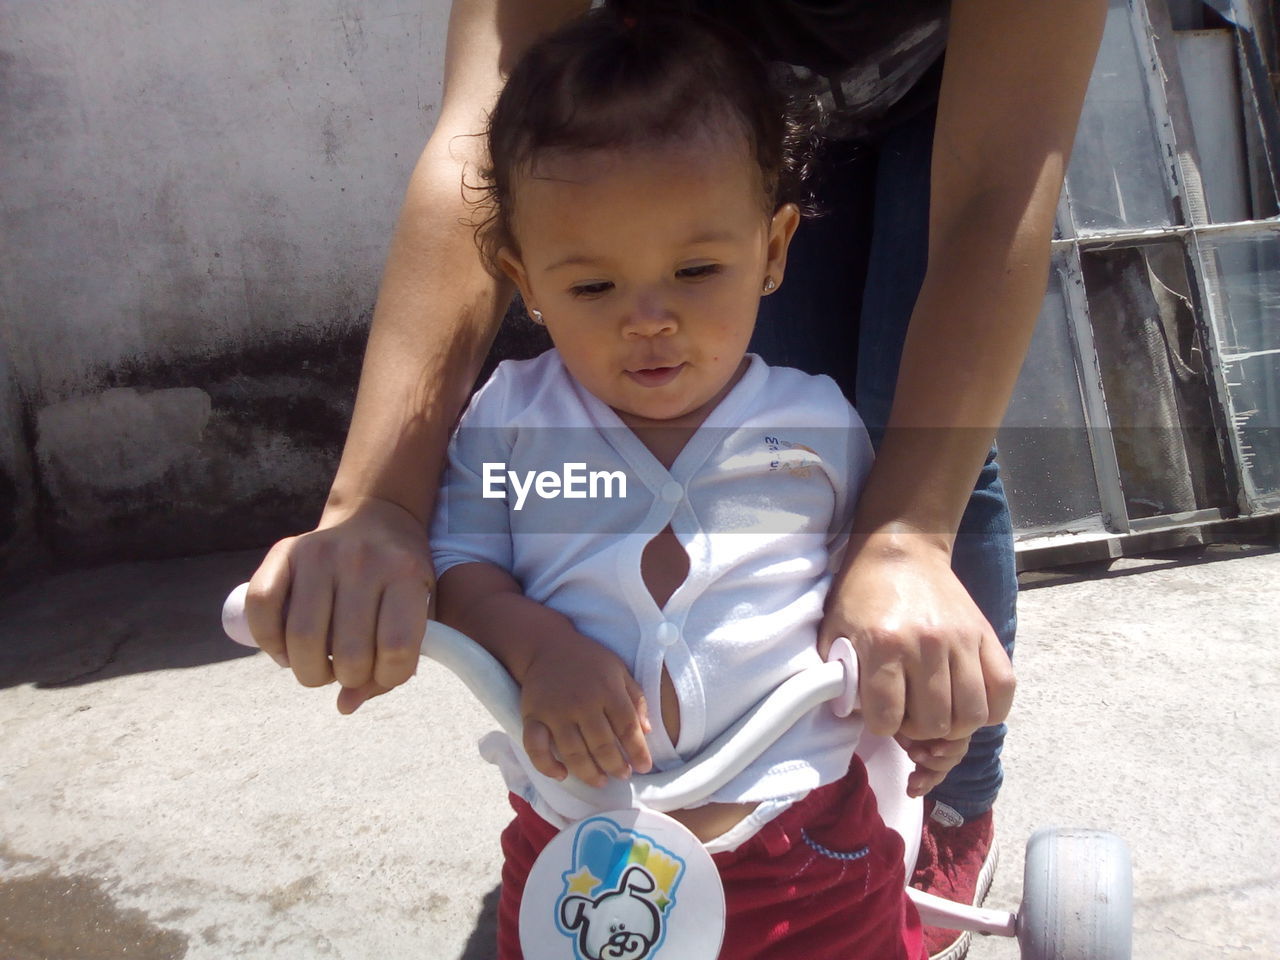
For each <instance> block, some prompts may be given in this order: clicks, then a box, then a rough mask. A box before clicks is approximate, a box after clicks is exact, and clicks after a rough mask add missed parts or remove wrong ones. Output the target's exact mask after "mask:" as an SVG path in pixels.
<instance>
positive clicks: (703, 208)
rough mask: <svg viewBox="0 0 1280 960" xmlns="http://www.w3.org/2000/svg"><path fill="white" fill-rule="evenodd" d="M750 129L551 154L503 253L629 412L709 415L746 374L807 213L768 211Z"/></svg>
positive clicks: (559, 341)
mask: <svg viewBox="0 0 1280 960" xmlns="http://www.w3.org/2000/svg"><path fill="white" fill-rule="evenodd" d="M761 191H762V188H761V185H760V173H759V170H758V168H757V167H756V165H755V163H754V162H753V161H752V159H751V157H750V155H749V154H748V153H747V149H746V145H745V143H744V142H743V141H741V140H739V139H738V138H736V137H733V136H730V135H728V134H707V135H705V136H702V137H698V138H696V139H695V140H693V141H690V142H685V143H680V144H671V145H662V146H653V147H647V148H644V149H640V150H636V151H631V152H623V151H607V152H604V151H601V152H595V153H589V154H581V153H579V154H572V155H564V156H559V157H555V158H549V159H548V158H543V159H540V160H539V162H538V163H537V164H536V167H535V170H534V172H533V173H532V174H531V175H525V176H523V177H521V178H520V180H519V181H518V183H517V184H516V185H515V188H514V199H515V205H514V206H515V209H514V214H515V215H514V218H513V219H514V223H513V231H514V234H515V240H516V243H517V245H518V246H519V249H520V255H519V256H517V255H516V254H515V252H514V251H511V250H504V251H502V253H501V254H500V257H499V259H500V263H501V264H502V267H503V269H504V270H505V271H506V272H507V273H508V274H509V275H510V276H511V277H512V279H514V280H515V281H516V283H517V285H518V286H519V287H520V290H521V293H522V295H523V296H524V299H525V304H526V306H527V307H528V308H529V309H530V310H534V309H537V310H540V311H541V312H542V315H543V318H544V320H545V322H546V325H547V330H548V332H549V333H550V334H551V338H552V340H554V341H555V344H556V346H557V347H558V348H559V350H560V353H561V356H562V358H563V360H564V363H565V366H566V367H567V368H568V370H569V372H570V373H572V374H573V375H574V377H576V378H577V380H578V381H579V382H580V383H582V384H583V386H585V387H586V388H587V389H588V390H590V391H591V392H592V393H593V394H595V395H596V396H597V397H599V398H600V399H601V400H603V401H604V402H605V403H607V404H609V406H611V407H613V408H614V409H615V410H616V411H617V412H618V414H619V415H620V416H621V417H622V419H623V421H624V422H626V423H629V424H630V425H632V426H643V425H646V424H649V423H652V422H654V421H661V422H664V423H667V424H671V423H672V422H673V421H674V422H678V423H679V424H681V425H697V424H698V423H701V422H702V419H703V418H704V417H705V416H706V414H707V413H708V412H709V411H710V410H711V409H712V408H713V407H714V406H715V404H716V403H717V402H718V401H719V399H720V398H721V397H722V396H723V395H724V394H725V393H726V392H727V391H728V390H729V388H730V387H732V386H733V384H734V383H736V382H737V379H738V378H739V377H740V376H741V373H742V371H743V369H745V366H744V362H743V355H744V354H745V352H746V348H747V342H748V341H749V340H750V338H751V331H752V328H753V327H754V326H755V320H756V312H757V310H758V308H759V304H760V296H761V294H762V292H763V288H764V284H765V279H766V277H772V279H773V280H774V282H775V283H781V281H782V271H783V267H784V266H785V262H786V250H787V245H788V243H789V242H790V240H791V235H792V233H793V232H794V231H795V228H796V225H797V224H798V222H799V214H798V212H797V211H796V208H795V207H794V206H793V205H790V204H788V205H786V206H784V207H782V208H780V209H779V210H778V212H777V213H775V214H773V215H772V216H770V215H768V214H766V213H765V212H764V209H763V208H764V197H763V195H762V192H761Z"/></svg>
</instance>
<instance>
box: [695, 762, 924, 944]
mask: <svg viewBox="0 0 1280 960" xmlns="http://www.w3.org/2000/svg"><path fill="white" fill-rule="evenodd" d="M902 858H903V842H902V838H901V837H900V836H899V835H898V834H897V833H894V832H893V831H892V830H890V829H889V828H888V827H886V826H885V825H884V821H883V820H882V819H881V818H880V814H879V812H878V810H877V808H876V802H875V795H874V794H873V793H872V792H871V789H870V787H869V786H868V785H867V775H866V770H865V768H864V767H863V765H862V761H861V760H859V759H858V758H857V757H855V758H854V759H853V763H852V765H851V766H850V769H849V773H848V774H846V775H845V777H844V778H843V779H841V780H839V781H837V782H836V783H832V784H828V785H827V786H825V787H819V788H818V789H817V790H814V791H813V792H812V793H810V794H809V795H808V796H807V797H805V798H804V799H802V800H800V801H798V802H797V803H796V804H795V805H794V806H792V807H791V808H790V809H788V810H786V811H785V812H784V813H782V814H781V815H780V816H778V817H777V818H776V819H775V820H772V821H770V822H769V823H767V824H765V826H764V827H763V828H762V829H761V831H760V832H759V833H758V834H756V835H755V836H754V837H752V838H751V839H750V840H748V841H747V842H746V843H744V844H743V845H742V846H741V847H739V848H738V849H737V850H734V851H732V852H729V853H720V854H716V855H715V857H714V859H715V861H716V865H717V866H718V867H719V869H720V876H721V879H722V881H723V883H724V888H725V901H726V905H727V908H728V917H727V921H726V927H725V941H724V947H723V948H722V950H721V954H720V955H721V956H722V957H732V958H734V960H777V958H782V957H804V958H805V960H927V957H928V954H927V953H926V952H925V948H924V940H923V932H922V929H921V925H920V918H919V915H918V914H917V912H916V909H915V905H914V904H912V903H911V901H910V900H909V899H908V898H907V896H906V877H905V872H904V867H903V862H902Z"/></svg>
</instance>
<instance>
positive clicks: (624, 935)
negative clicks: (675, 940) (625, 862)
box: [560, 866, 662, 960]
mask: <svg viewBox="0 0 1280 960" xmlns="http://www.w3.org/2000/svg"><path fill="white" fill-rule="evenodd" d="M653 890H654V883H653V877H651V876H649V874H648V872H647V871H646V870H645V869H644V868H643V867H639V866H631V867H628V868H627V870H626V872H625V873H624V874H623V875H622V879H621V880H620V881H619V884H618V889H617V890H611V891H609V892H608V893H605V894H602V895H601V896H599V897H597V898H596V899H595V900H592V899H590V898H588V897H582V896H572V897H566V898H565V899H564V900H563V901H562V902H561V904H560V922H561V923H563V924H564V926H565V928H566V929H569V930H576V929H578V928H581V929H580V930H579V933H578V949H579V950H580V951H582V954H583V956H586V957H589V958H590V960H643V958H644V957H647V956H648V955H649V950H650V949H651V948H652V947H653V945H654V943H656V942H657V941H658V940H659V939H660V937H659V932H660V928H661V923H662V919H661V916H660V914H659V913H658V908H657V907H655V906H654V905H653V903H652V902H651V901H650V900H649V899H648V898H646V897H644V896H643V894H646V893H652V892H653Z"/></svg>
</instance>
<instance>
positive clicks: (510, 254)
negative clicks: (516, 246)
mask: <svg viewBox="0 0 1280 960" xmlns="http://www.w3.org/2000/svg"><path fill="white" fill-rule="evenodd" d="M496 259H497V261H498V269H499V270H501V271H502V272H503V273H505V274H506V275H507V276H508V277H510V278H511V282H512V283H514V284H515V285H516V287H517V288H519V290H520V297H521V299H523V300H524V302H525V304H527V305H529V306H532V304H530V303H529V293H530V291H529V278H528V274H526V273H525V270H524V263H523V262H522V261H521V260H520V257H519V255H518V254H517V253H516V252H515V251H514V250H512V249H511V248H510V247H503V248H502V249H501V250H499V251H498V254H497V258H496Z"/></svg>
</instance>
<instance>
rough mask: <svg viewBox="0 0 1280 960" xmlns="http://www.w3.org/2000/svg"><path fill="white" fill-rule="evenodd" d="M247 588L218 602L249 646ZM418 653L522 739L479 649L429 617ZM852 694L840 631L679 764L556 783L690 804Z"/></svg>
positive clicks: (514, 709)
mask: <svg viewBox="0 0 1280 960" xmlns="http://www.w3.org/2000/svg"><path fill="white" fill-rule="evenodd" d="M248 587H249V585H248V584H241V585H240V586H238V587H236V588H235V589H234V590H232V591H231V594H230V596H228V597H227V600H226V602H225V603H224V604H223V606H222V627H223V629H224V630H225V631H226V632H227V636H229V637H230V638H231V639H232V640H235V641H236V642H237V643H242V644H244V645H245V646H251V647H256V646H257V644H256V643H255V642H254V640H253V634H252V633H250V631H249V624H248V621H247V619H246V618H245V614H244V599H245V593H246V592H247V591H248ZM422 655H423V656H425V657H430V658H431V659H432V660H435V661H437V662H438V663H440V664H442V665H443V666H445V667H447V668H448V669H449V670H451V671H453V673H455V674H456V675H457V676H458V678H459V679H461V680H462V682H463V683H464V684H466V686H467V688H468V689H469V690H470V691H471V692H472V694H474V695H475V697H476V699H477V700H479V701H480V702H481V703H482V704H484V706H485V707H486V708H487V709H488V711H489V712H490V713H491V714H492V715H493V718H494V719H495V720H496V721H497V722H498V725H499V726H500V727H501V728H502V729H503V730H504V731H506V733H507V735H508V736H510V737H511V738H512V740H514V741H515V742H516V743H520V742H521V741H522V739H523V728H524V723H523V721H522V720H521V717H520V688H519V686H518V685H517V684H516V682H515V681H514V680H513V679H512V678H511V675H510V674H509V673H507V671H506V668H504V667H503V666H502V664H501V663H499V662H498V661H497V660H496V659H494V657H493V656H492V655H491V654H490V653H489V652H488V651H487V650H485V649H484V648H483V647H482V646H480V644H478V643H476V642H475V641H474V640H472V639H471V638H470V637H467V636H466V635H465V634H462V633H459V632H458V631H457V630H454V629H453V628H452V627H448V626H445V625H444V624H443V623H437V622H436V621H434V620H433V621H428V623H427V629H426V633H425V634H424V635H423V638H422ZM857 693H858V660H857V657H856V656H855V654H854V652H853V647H852V645H851V644H850V643H849V641H848V640H847V639H845V638H844V637H840V638H839V639H837V640H836V642H835V644H833V646H832V649H831V653H830V654H828V660H827V662H826V663H824V664H822V665H821V666H818V667H814V668H812V669H811V670H806V671H805V672H804V673H799V674H796V675H795V676H793V677H791V678H790V679H789V680H787V681H785V682H784V683H783V684H782V685H781V686H779V687H777V688H776V689H775V690H774V691H773V692H772V693H770V694H769V695H768V696H766V697H765V698H764V699H762V700H761V701H760V702H759V703H757V704H756V705H755V706H754V707H752V708H751V710H750V711H748V712H747V714H746V715H745V716H743V717H742V718H741V719H740V720H738V722H737V723H735V724H734V725H733V726H732V727H730V728H729V729H728V730H726V731H725V732H724V733H723V734H721V735H720V736H719V737H717V738H716V739H715V741H713V742H712V743H711V744H709V745H708V746H707V747H706V748H705V749H704V750H703V751H702V753H701V754H700V755H699V756H698V757H696V758H694V759H693V760H691V761H689V762H688V763H686V764H685V765H684V766H682V767H679V768H677V769H674V770H667V771H663V772H661V773H651V774H641V775H636V776H633V777H632V778H631V779H630V780H616V779H613V778H610V780H609V785H608V786H606V787H603V788H596V787H591V786H588V785H587V784H585V783H583V782H582V781H581V780H578V779H577V778H576V777H573V776H570V777H568V778H567V779H566V780H563V781H561V782H560V787H561V788H562V789H564V790H566V791H568V792H569V793H571V794H573V795H574V796H575V797H577V798H578V799H579V800H582V801H584V802H586V803H589V804H592V805H593V806H597V805H601V803H602V801H607V803H608V807H609V808H613V809H618V808H622V807H631V806H643V807H648V808H650V809H652V810H664V811H665V810H679V809H682V808H684V807H690V806H694V805H696V804H698V803H700V802H702V801H703V800H704V799H706V798H707V797H708V796H710V795H711V794H713V793H714V792H715V791H716V790H718V789H720V787H722V786H723V785H724V784H726V783H728V782H729V781H730V780H732V779H733V778H734V777H735V776H737V775H738V774H739V773H741V772H742V771H743V770H744V769H746V767H747V766H748V765H749V764H750V763H751V762H752V761H753V760H755V759H756V757H758V756H760V754H761V753H763V752H764V751H765V750H766V749H768V747H769V746H770V745H771V744H772V743H773V742H774V741H775V740H777V739H778V737H780V736H782V734H783V733H785V732H786V731H787V730H789V729H790V728H791V727H792V726H793V725H794V724H795V723H796V721H798V720H799V719H800V718H801V717H802V716H804V715H805V714H806V713H808V712H809V711H810V710H812V709H813V708H814V707H816V706H818V705H819V704H821V703H825V702H827V701H833V702H832V709H833V710H834V711H835V713H836V715H837V716H840V717H844V716H848V715H849V714H850V713H851V712H853V710H855V709H857Z"/></svg>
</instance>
